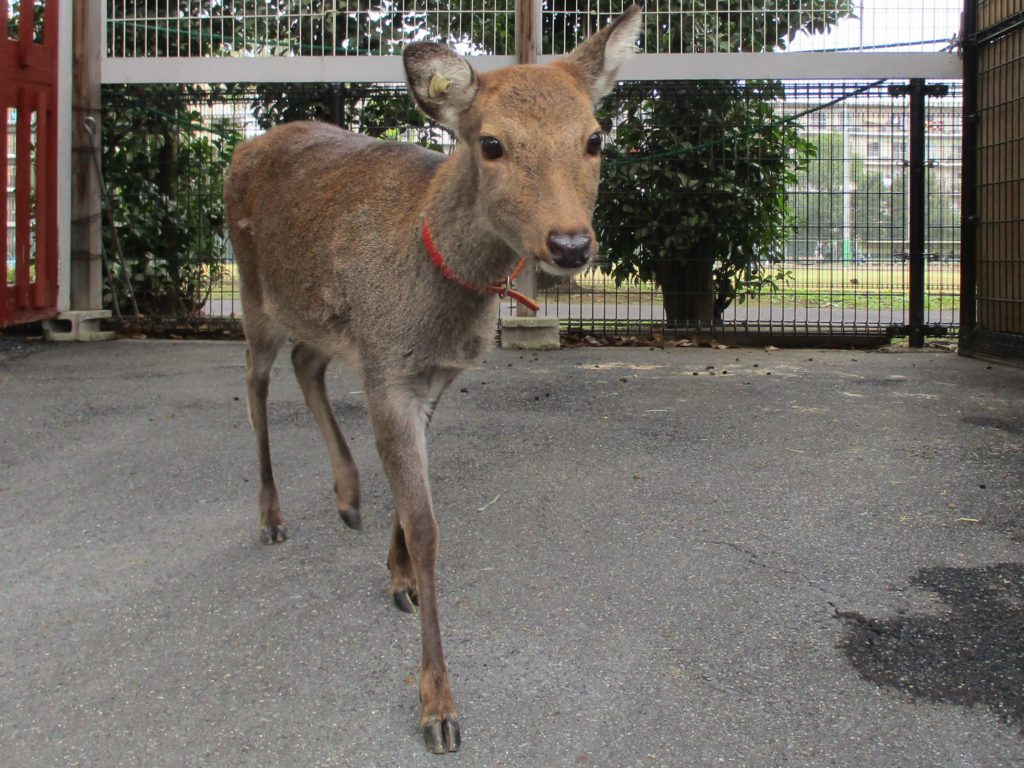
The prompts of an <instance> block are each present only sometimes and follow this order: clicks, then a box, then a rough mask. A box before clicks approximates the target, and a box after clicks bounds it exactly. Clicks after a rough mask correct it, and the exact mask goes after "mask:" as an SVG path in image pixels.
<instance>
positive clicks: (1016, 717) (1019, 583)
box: [836, 563, 1024, 733]
mask: <svg viewBox="0 0 1024 768" xmlns="http://www.w3.org/2000/svg"><path fill="white" fill-rule="evenodd" d="M910 583H911V585H912V586H914V587H917V588H920V589H925V590H928V591H930V592H934V593H935V594H936V595H938V596H939V597H940V598H941V599H942V602H943V604H944V610H942V611H940V612H939V613H938V615H923V614H919V615H897V616H894V617H890V618H884V619H871V618H867V617H865V616H863V615H861V614H859V613H856V612H839V611H837V612H836V616H837V617H838V618H840V619H841V620H842V621H843V622H845V624H846V630H845V633H844V636H843V639H842V641H841V643H840V647H841V648H842V649H843V651H844V652H845V653H846V656H847V658H848V659H849V661H850V663H851V664H852V665H853V666H854V668H855V669H856V670H857V672H858V673H860V675H861V677H863V678H864V679H865V680H868V681H869V682H872V683H874V684H876V685H879V686H887V687H890V688H895V689H897V690H899V691H903V692H904V693H907V694H909V695H910V696H912V697H913V698H914V699H925V700H928V701H932V702H937V703H945V704H957V705H960V706H975V705H979V704H981V705H984V706H986V707H988V708H989V709H990V710H991V711H992V712H993V713H995V714H996V715H997V716H998V717H999V719H1000V720H1001V721H1003V722H1004V723H1007V724H1009V725H1013V726H1016V727H1017V728H1019V729H1020V730H1021V732H1022V733H1024V565H1021V564H1019V563H999V564H996V565H991V566H988V567H986V568H925V569H923V570H921V571H919V572H918V574H917V576H915V577H914V578H913V579H912V580H911V582H910Z"/></svg>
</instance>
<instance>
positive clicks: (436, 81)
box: [427, 72, 452, 99]
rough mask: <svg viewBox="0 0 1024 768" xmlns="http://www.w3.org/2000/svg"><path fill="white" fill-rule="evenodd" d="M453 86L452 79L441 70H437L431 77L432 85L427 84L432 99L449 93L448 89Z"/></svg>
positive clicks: (428, 93)
mask: <svg viewBox="0 0 1024 768" xmlns="http://www.w3.org/2000/svg"><path fill="white" fill-rule="evenodd" d="M451 86H452V81H451V80H449V79H448V78H447V77H445V76H444V75H442V74H441V73H440V72H435V73H434V76H433V77H431V78H430V85H429V86H427V95H428V96H429V97H430V98H432V99H438V98H440V97H441V96H443V95H444V94H446V93H448V89H449V88H451Z"/></svg>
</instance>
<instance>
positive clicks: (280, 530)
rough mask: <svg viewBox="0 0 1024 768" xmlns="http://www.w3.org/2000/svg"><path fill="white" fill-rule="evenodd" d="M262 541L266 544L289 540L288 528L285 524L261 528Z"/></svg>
mask: <svg viewBox="0 0 1024 768" xmlns="http://www.w3.org/2000/svg"><path fill="white" fill-rule="evenodd" d="M260 541H261V542H262V543H264V544H284V543H285V542H286V541H288V529H287V528H285V527H284V526H283V525H268V526H264V527H263V528H260Z"/></svg>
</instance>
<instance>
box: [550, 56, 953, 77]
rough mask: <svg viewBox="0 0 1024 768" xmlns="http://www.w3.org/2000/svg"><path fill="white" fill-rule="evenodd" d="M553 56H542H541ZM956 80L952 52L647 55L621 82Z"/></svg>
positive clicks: (630, 64)
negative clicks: (917, 78) (919, 78)
mask: <svg viewBox="0 0 1024 768" xmlns="http://www.w3.org/2000/svg"><path fill="white" fill-rule="evenodd" d="M551 58H555V57H550V56H544V57H541V59H542V60H547V59H551ZM883 77H884V78H888V79H892V80H903V79H909V78H912V77H921V78H924V79H926V80H959V79H961V78H962V77H963V62H962V61H961V59H960V57H959V56H957V55H956V54H955V53H870V52H867V53H829V52H827V51H824V52H817V51H807V52H803V51H801V52H795V53H648V54H644V55H641V56H634V57H633V58H632V59H629V60H627V61H626V62H625V63H624V64H623V65H622V68H621V69H620V70H619V75H618V78H619V79H620V80H753V79H758V80H833V79H835V80H865V79H866V80H875V79H878V78H883Z"/></svg>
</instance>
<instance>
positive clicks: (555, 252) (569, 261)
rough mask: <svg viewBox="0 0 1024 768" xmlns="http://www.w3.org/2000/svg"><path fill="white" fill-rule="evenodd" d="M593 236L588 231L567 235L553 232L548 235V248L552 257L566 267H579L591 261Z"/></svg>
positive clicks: (558, 263) (559, 264)
mask: <svg viewBox="0 0 1024 768" xmlns="http://www.w3.org/2000/svg"><path fill="white" fill-rule="evenodd" d="M592 242H593V238H592V237H591V236H590V235H589V234H587V233H586V232H577V233H576V234H574V235H567V234H565V233H564V232H552V233H551V234H550V235H548V250H549V251H550V252H551V259H552V260H553V261H554V262H555V264H557V265H558V266H560V267H564V268H565V269H577V268H579V267H582V266H583V265H584V264H586V263H587V262H588V261H590V244H591V243H592Z"/></svg>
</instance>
